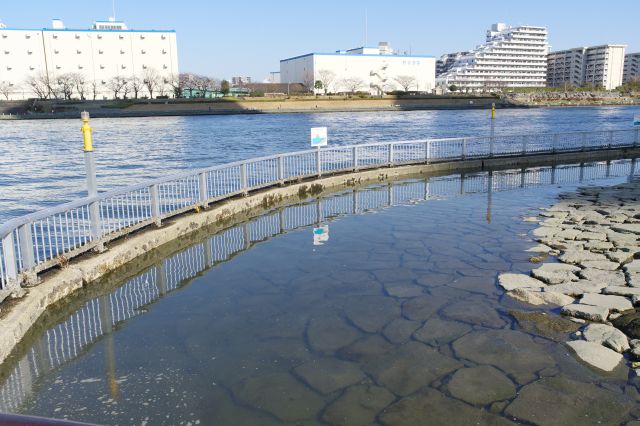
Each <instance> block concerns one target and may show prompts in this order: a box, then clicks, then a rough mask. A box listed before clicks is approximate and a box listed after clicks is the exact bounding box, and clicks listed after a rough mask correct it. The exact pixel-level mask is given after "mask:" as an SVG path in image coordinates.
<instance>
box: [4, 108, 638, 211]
mask: <svg viewBox="0 0 640 426" xmlns="http://www.w3.org/2000/svg"><path fill="white" fill-rule="evenodd" d="M638 113H640V107H585V108H553V109H510V110H498V112H497V119H496V120H495V132H496V134H529V133H552V132H563V131H576V130H605V129H627V128H629V127H630V126H631V125H632V119H633V115H634V114H638ZM80 125H81V123H80V120H45V121H4V120H2V121H0V159H1V166H0V222H4V221H6V220H7V219H9V218H12V217H16V216H19V215H23V214H25V213H29V212H32V211H34V210H37V209H40V208H43V207H45V206H51V205H56V204H60V203H61V202H64V201H70V200H72V199H74V198H77V197H79V196H81V195H83V193H84V192H83V191H84V188H85V181H84V179H85V175H84V159H83V154H82V137H81V133H80ZM91 125H92V126H93V129H94V147H95V150H96V151H95V155H96V161H97V167H98V183H99V187H100V189H102V190H107V189H113V188H116V187H121V186H124V185H130V184H136V183H140V182H141V181H144V180H145V179H150V178H155V177H160V176H163V175H166V174H168V173H172V172H176V171H182V170H189V169H193V168H197V167H206V166H211V165H216V164H222V163H226V162H230V161H235V160H241V159H247V158H251V157H256V156H262V155H267V154H275V153H279V152H286V151H296V150H301V149H307V148H308V144H309V128H311V127H315V126H327V127H328V128H329V139H330V144H332V145H345V144H358V143H366V142H375V141H390V140H409V139H422V138H431V137H459V136H469V135H482V134H488V132H489V128H490V120H489V111H487V110H466V111H406V112H358V113H327V114H286V115H236V116H198V117H155V118H103V119H95V120H92V121H91Z"/></svg>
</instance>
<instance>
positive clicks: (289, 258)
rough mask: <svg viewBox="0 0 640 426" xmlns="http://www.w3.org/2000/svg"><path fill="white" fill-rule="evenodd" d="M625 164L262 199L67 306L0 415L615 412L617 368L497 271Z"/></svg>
mask: <svg viewBox="0 0 640 426" xmlns="http://www.w3.org/2000/svg"><path fill="white" fill-rule="evenodd" d="M635 170H636V167H635V162H631V161H628V160H623V161H616V162H612V163H597V164H593V165H587V166H584V167H579V166H559V167H553V168H552V167H545V168H537V169H527V170H524V173H523V171H521V170H513V171H500V172H498V171H496V172H493V173H491V174H489V173H486V172H485V173H475V174H467V175H465V176H460V175H452V176H448V177H432V178H426V179H421V180H405V181H399V182H395V183H393V185H387V184H384V185H374V186H371V187H367V188H364V189H360V190H358V191H355V192H354V191H345V192H342V193H338V194H335V195H332V196H327V197H325V198H323V199H320V200H315V199H311V200H308V201H305V202H303V203H300V204H298V205H294V206H290V207H287V208H284V209H280V210H277V211H273V212H271V213H269V214H265V215H264V216H261V217H259V218H257V219H254V220H252V221H250V222H248V223H246V224H243V225H239V226H236V227H234V228H230V229H228V230H226V231H224V232H221V233H219V234H216V235H213V236H210V237H208V238H206V239H205V240H203V241H202V242H200V243H198V244H196V245H193V246H191V247H189V248H186V249H184V250H183V251H180V252H178V253H176V254H174V255H172V256H169V257H167V259H165V260H164V261H162V262H160V263H158V264H157V265H155V266H153V267H151V268H149V269H147V270H145V271H144V272H142V273H140V274H138V275H137V276H135V277H134V278H132V279H129V280H127V281H126V282H124V283H123V285H122V287H119V288H118V289H117V290H115V291H113V292H112V293H110V294H108V295H105V296H101V297H98V298H92V299H90V300H87V301H86V302H85V301H82V302H80V301H79V302H78V303H77V304H76V305H78V306H79V308H78V309H77V310H76V309H74V310H72V311H70V312H69V315H70V316H69V317H67V318H65V319H64V320H63V321H62V322H60V323H59V324H51V326H50V327H49V328H48V329H47V330H46V331H45V332H44V333H42V334H41V335H36V336H33V338H32V339H31V342H32V343H30V344H29V345H28V348H27V349H26V352H25V353H24V355H23V356H22V357H21V358H20V359H19V361H16V362H13V363H12V365H8V366H7V367H6V368H7V369H6V373H7V374H8V379H7V380H6V381H5V382H4V384H3V385H2V387H1V388H0V408H1V409H2V410H3V411H15V412H20V413H29V414H35V415H42V416H48V417H59V418H60V417H64V418H70V419H74V420H81V421H88V422H96V423H105V424H141V423H145V422H149V424H188V423H191V424H198V423H200V424H234V425H265V424H267V425H268V424H369V423H372V422H373V423H374V424H376V423H379V424H394V425H395V424H424V422H425V419H428V421H429V423H430V424H509V422H510V421H512V420H513V418H514V417H518V418H520V419H522V420H524V421H526V422H529V423H540V424H579V423H580V424H591V423H597V422H600V423H601V424H619V423H620V422H621V421H623V420H630V419H632V418H633V416H638V415H640V412H638V410H637V408H634V406H635V405H637V401H638V400H639V398H640V395H639V393H638V385H639V383H638V381H637V380H636V379H630V378H629V370H628V368H626V367H621V368H619V369H618V370H616V371H614V372H613V373H612V374H608V375H606V376H604V375H601V374H599V373H597V372H595V371H593V370H591V369H589V368H588V367H586V366H584V365H582V364H581V363H580V362H578V361H576V360H575V358H574V357H573V355H571V354H569V352H568V350H567V349H566V348H565V347H564V346H563V344H562V342H564V341H566V340H568V334H569V333H570V332H571V330H574V329H575V326H574V325H573V323H570V322H568V321H560V322H553V321H539V320H538V321H529V320H526V319H523V318H522V316H521V317H520V318H521V321H520V322H519V321H517V320H515V319H514V316H513V315H512V313H510V312H511V311H513V310H517V311H528V310H529V309H530V307H528V306H524V305H521V304H519V303H517V302H515V301H513V300H511V299H509V298H508V297H507V296H505V295H504V293H503V292H502V291H501V290H500V289H499V288H498V287H497V286H496V283H495V281H496V277H497V274H498V273H500V272H505V271H514V272H525V273H528V272H529V270H530V269H531V267H532V264H531V263H529V256H530V254H528V253H526V252H525V250H526V249H527V248H529V247H531V246H532V245H534V243H533V241H532V240H531V239H530V237H529V236H527V233H528V232H529V231H530V230H531V229H532V228H533V226H534V225H533V224H531V223H526V222H523V221H522V217H523V216H529V215H532V214H535V211H536V209H537V208H539V207H542V206H545V205H549V204H552V203H553V201H554V199H555V197H556V196H557V194H559V193H561V192H565V191H573V190H575V188H576V186H577V185H579V184H580V182H582V183H581V184H582V185H586V184H598V185H602V184H615V183H616V182H621V181H626V180H628V179H630V177H631V176H633V175H634V174H635V173H636V172H635ZM514 201H515V202H514ZM321 226H327V228H326V230H328V240H326V241H324V242H322V244H319V245H316V244H314V241H316V243H317V242H318V241H317V237H316V240H314V232H313V231H314V229H318V228H320V227H321ZM325 235H326V234H325ZM547 318H552V319H556V320H557V318H558V317H557V316H556V314H555V313H549V316H548V317H547ZM634 410H635V411H634ZM548 416H550V417H548Z"/></svg>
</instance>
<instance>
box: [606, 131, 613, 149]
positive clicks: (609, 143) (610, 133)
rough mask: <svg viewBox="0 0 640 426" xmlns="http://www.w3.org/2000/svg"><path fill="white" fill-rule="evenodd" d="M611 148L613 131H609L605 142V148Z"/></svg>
mask: <svg viewBox="0 0 640 426" xmlns="http://www.w3.org/2000/svg"><path fill="white" fill-rule="evenodd" d="M612 146H613V131H612V130H609V141H608V142H607V148H611V147H612Z"/></svg>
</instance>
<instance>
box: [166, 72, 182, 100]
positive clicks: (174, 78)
mask: <svg viewBox="0 0 640 426" xmlns="http://www.w3.org/2000/svg"><path fill="white" fill-rule="evenodd" d="M183 75H185V74H176V73H174V74H171V75H170V76H169V83H168V84H169V86H171V91H172V92H173V97H174V98H181V97H182V90H183V89H184V80H183V79H182V76H183Z"/></svg>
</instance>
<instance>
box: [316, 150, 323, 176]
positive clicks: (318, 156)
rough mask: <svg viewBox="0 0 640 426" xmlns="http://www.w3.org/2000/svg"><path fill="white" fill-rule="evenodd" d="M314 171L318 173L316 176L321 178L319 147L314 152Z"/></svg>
mask: <svg viewBox="0 0 640 426" xmlns="http://www.w3.org/2000/svg"><path fill="white" fill-rule="evenodd" d="M316 171H317V172H318V176H322V159H321V157H320V147H318V150H317V151H316Z"/></svg>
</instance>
